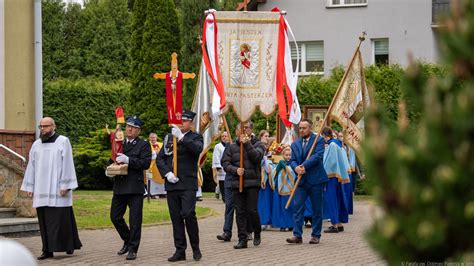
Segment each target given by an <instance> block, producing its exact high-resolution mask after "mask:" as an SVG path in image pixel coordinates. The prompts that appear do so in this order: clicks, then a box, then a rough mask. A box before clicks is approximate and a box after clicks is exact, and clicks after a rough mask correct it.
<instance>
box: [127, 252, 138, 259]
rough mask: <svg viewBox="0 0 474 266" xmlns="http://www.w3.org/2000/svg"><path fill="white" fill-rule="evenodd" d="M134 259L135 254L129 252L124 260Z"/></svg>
mask: <svg viewBox="0 0 474 266" xmlns="http://www.w3.org/2000/svg"><path fill="white" fill-rule="evenodd" d="M136 258H137V253H135V252H133V251H131V250H130V251H129V252H128V254H127V258H126V260H134V259H136Z"/></svg>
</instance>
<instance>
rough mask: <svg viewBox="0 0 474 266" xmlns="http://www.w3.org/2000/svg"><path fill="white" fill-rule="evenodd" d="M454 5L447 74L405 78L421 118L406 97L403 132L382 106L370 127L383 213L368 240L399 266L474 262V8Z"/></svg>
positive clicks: (370, 156)
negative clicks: (411, 113)
mask: <svg viewBox="0 0 474 266" xmlns="http://www.w3.org/2000/svg"><path fill="white" fill-rule="evenodd" d="M452 5H453V8H454V15H453V17H452V18H451V19H449V20H447V21H445V22H446V25H447V26H446V28H445V29H444V32H442V33H441V39H442V47H443V50H444V51H443V52H442V53H441V54H442V55H443V56H444V60H445V62H446V63H447V65H448V66H449V67H447V68H446V70H444V71H445V72H444V75H443V76H438V77H433V76H431V77H429V76H427V75H426V69H425V68H424V67H423V66H422V65H421V64H420V63H413V64H412V65H411V66H410V67H409V68H408V69H407V70H406V72H405V73H404V75H403V77H402V86H401V89H402V91H403V95H406V97H407V98H408V99H409V100H410V102H411V104H412V106H416V107H417V109H416V110H415V111H419V113H417V114H416V116H414V117H415V118H416V119H415V120H409V118H408V115H407V113H408V112H407V111H406V102H405V101H404V100H403V98H402V100H401V101H400V105H399V106H400V107H399V110H398V115H397V117H398V120H397V121H396V125H394V124H392V123H390V122H389V121H390V120H391V119H392V117H391V115H390V114H388V115H387V113H385V112H383V111H382V110H381V108H378V106H374V110H373V111H372V113H371V115H370V116H369V118H368V121H367V122H366V125H367V139H366V141H365V145H364V146H365V153H364V155H365V158H366V164H367V167H366V170H367V172H366V175H367V176H368V177H369V178H372V179H373V180H374V182H375V187H374V196H375V198H376V200H377V202H378V205H379V207H380V208H381V210H382V211H381V215H380V217H378V218H377V219H376V221H375V223H374V225H373V227H372V228H371V230H370V232H369V234H368V238H369V240H370V242H371V244H372V246H373V247H374V248H375V249H376V250H377V251H378V252H379V253H380V254H381V255H382V256H383V257H384V258H385V259H386V260H387V261H388V262H389V263H390V264H392V265H395V264H400V262H407V261H410V262H423V263H424V262H426V261H437V262H444V261H448V262H450V261H456V262H462V261H466V262H467V261H472V260H473V258H474V255H473V254H474V238H472V237H469V236H472V235H474V180H473V179H472V176H473V175H474V164H473V161H474V149H473V147H474V146H473V136H474V123H473V122H472V121H473V120H472V113H473V112H474V64H473V62H474V54H473V53H472V52H471V50H472V49H469V48H468V47H471V46H472V40H473V38H474V2H472V1H460V2H456V3H455V2H452ZM424 71H425V72H424Z"/></svg>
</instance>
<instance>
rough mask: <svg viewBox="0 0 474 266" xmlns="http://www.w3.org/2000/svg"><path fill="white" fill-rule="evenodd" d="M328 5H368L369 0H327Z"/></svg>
mask: <svg viewBox="0 0 474 266" xmlns="http://www.w3.org/2000/svg"><path fill="white" fill-rule="evenodd" d="M327 1H328V4H327V7H352V6H367V1H368V0H327Z"/></svg>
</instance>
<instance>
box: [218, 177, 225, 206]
mask: <svg viewBox="0 0 474 266" xmlns="http://www.w3.org/2000/svg"><path fill="white" fill-rule="evenodd" d="M219 192H220V193H221V197H222V201H223V202H224V203H225V187H224V180H220V181H219Z"/></svg>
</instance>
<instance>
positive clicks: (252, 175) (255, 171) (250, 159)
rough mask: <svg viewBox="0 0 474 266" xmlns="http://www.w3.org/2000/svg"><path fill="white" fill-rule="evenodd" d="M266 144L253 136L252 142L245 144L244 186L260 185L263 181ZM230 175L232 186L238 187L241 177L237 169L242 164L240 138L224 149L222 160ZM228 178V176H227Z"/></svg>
mask: <svg viewBox="0 0 474 266" xmlns="http://www.w3.org/2000/svg"><path fill="white" fill-rule="evenodd" d="M265 150H266V148H265V146H264V145H263V143H261V142H260V141H259V140H257V139H256V138H255V137H253V136H252V139H251V141H250V142H247V143H245V144H244V169H245V171H244V176H243V186H244V187H259V186H260V181H261V175H262V173H261V169H262V167H261V162H262V159H263V155H264V154H265ZM221 165H222V167H224V170H225V172H226V173H227V174H228V175H232V188H234V189H235V188H238V187H239V185H240V183H239V182H240V181H239V179H240V177H239V175H238V174H237V169H238V168H239V166H240V140H237V141H236V142H234V143H232V144H230V145H229V146H228V147H227V148H226V149H225V151H224V156H223V157H222V160H221ZM226 178H227V177H226Z"/></svg>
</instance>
